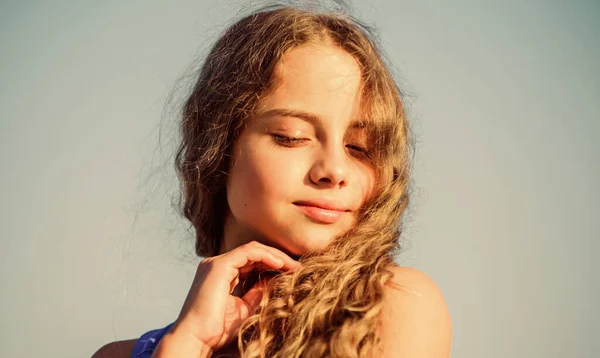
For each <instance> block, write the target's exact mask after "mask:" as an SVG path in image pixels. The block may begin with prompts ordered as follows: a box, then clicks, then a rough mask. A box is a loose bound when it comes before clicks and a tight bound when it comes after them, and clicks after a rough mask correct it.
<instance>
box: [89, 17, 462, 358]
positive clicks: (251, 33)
mask: <svg viewBox="0 0 600 358" xmlns="http://www.w3.org/2000/svg"><path fill="white" fill-rule="evenodd" d="M368 35H369V31H368V30H367V29H366V28H365V27H364V26H361V25H360V24H359V23H358V22H356V21H355V20H353V19H352V18H350V17H348V16H344V15H342V14H336V13H318V12H315V11H307V10H301V9H295V8H290V7H285V6H279V7H272V8H269V9H264V10H262V11H259V12H256V13H254V14H252V15H250V16H248V17H246V18H243V19H242V20H240V21H239V22H237V23H236V24H234V25H233V26H232V27H230V28H229V29H228V30H227V31H226V32H225V33H224V35H223V36H222V37H221V38H220V39H219V40H218V41H217V43H216V44H215V45H214V47H213V48H212V50H211V52H210V54H209V55H208V57H207V59H206V61H205V63H204V65H203V67H202V70H201V72H200V75H199V78H198V81H197V84H196V86H195V88H194V90H193V93H192V94H191V96H190V97H189V99H188V100H187V102H186V104H185V107H184V110H183V121H182V126H181V134H182V143H181V146H180V149H179V152H178V155H177V160H176V162H177V169H178V172H179V175H180V178H181V182H182V189H183V198H184V201H183V212H184V214H185V217H186V218H187V219H189V220H190V221H191V223H192V224H193V225H194V228H195V229H196V235H197V236H196V252H197V254H198V255H199V256H205V257H206V259H204V260H203V261H202V262H201V263H200V264H199V266H198V270H197V273H196V276H195V278H194V281H193V283H192V285H191V289H190V291H189V294H188V296H187V298H186V300H185V303H184V304H183V308H182V310H181V312H180V314H179V317H177V320H176V321H175V322H174V323H173V324H171V325H169V326H167V327H165V328H163V329H160V330H154V331H150V332H148V333H146V334H144V335H143V336H142V337H141V338H140V339H139V340H130V341H123V342H115V343H111V344H109V345H106V346H104V347H103V348H101V349H100V350H99V351H98V352H97V353H96V355H95V356H94V357H134V358H140V357H155V358H164V357H177V358H188V357H189V358H192V357H193V358H196V357H209V356H211V355H212V356H242V357H284V358H288V357H420V358H424V357H449V356H450V346H451V328H450V319H449V315H448V311H447V308H446V305H445V303H444V300H443V298H442V295H441V294H440V292H439V290H438V288H437V286H436V285H435V283H434V282H433V281H432V280H431V279H430V278H428V277H427V276H426V275H425V274H423V273H421V272H420V271H417V270H414V269H410V268H407V267H399V266H396V265H395V264H394V262H393V255H394V253H396V252H397V250H398V249H399V247H398V246H399V244H398V238H399V236H400V231H399V227H400V224H401V217H402V214H403V212H404V209H405V208H406V206H407V203H408V189H409V181H410V179H409V174H410V173H409V169H410V161H409V160H410V142H409V137H408V133H409V131H408V124H407V120H406V117H405V112H404V109H403V104H402V99H401V95H400V91H399V90H398V88H397V86H396V84H395V82H394V81H393V79H392V77H391V75H390V73H389V71H388V70H387V68H386V66H385V64H384V62H383V60H382V57H381V55H380V53H379V51H378V50H377V48H376V46H375V45H374V43H373V42H372V41H371V40H370V39H369V36H368Z"/></svg>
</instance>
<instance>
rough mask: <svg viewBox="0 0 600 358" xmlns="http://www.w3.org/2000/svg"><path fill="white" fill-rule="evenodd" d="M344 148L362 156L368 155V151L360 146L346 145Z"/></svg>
mask: <svg viewBox="0 0 600 358" xmlns="http://www.w3.org/2000/svg"><path fill="white" fill-rule="evenodd" d="M346 148H350V149H352V150H354V151H357V152H359V153H362V154H364V155H367V156H368V155H369V150H368V149H367V148H363V147H360V146H357V145H350V144H349V145H347V146H346Z"/></svg>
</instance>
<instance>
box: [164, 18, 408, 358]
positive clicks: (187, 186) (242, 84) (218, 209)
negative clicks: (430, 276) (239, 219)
mask: <svg viewBox="0 0 600 358" xmlns="http://www.w3.org/2000/svg"><path fill="white" fill-rule="evenodd" d="M372 38H373V34H372V32H371V30H370V29H369V28H368V27H366V26H365V25H362V24H361V23H360V22H358V21H357V20H355V19H353V18H352V17H351V16H350V15H347V14H345V13H343V12H339V11H335V12H319V11H315V10H307V9H301V8H295V7H290V6H273V7H270V8H266V9H262V10H260V11H257V12H254V13H252V14H251V15H249V16H247V17H244V18H243V19H241V20H239V21H238V22H236V23H235V24H233V25H232V26H231V27H229V28H228V29H227V30H226V31H225V33H224V34H223V35H222V36H221V37H220V38H219V40H218V41H217V42H216V44H215V45H214V46H213V48H212V49H211V51H210V53H209V55H208V56H207V58H206V60H205V62H204V64H203V66H202V69H201V71H200V75H199V78H198V80H197V83H196V85H195V87H194V90H193V91H192V94H191V95H190V97H189V98H188V100H187V102H186V104H185V106H184V108H183V119H182V123H181V136H182V138H181V139H182V140H181V145H180V147H179V150H178V152H177V157H176V168H177V171H178V174H179V177H180V179H181V183H182V198H183V206H182V211H183V214H184V215H185V217H186V218H187V219H188V220H190V222H191V223H192V225H193V226H194V228H195V230H196V253H197V254H198V255H199V256H213V255H216V254H217V253H218V249H219V247H220V244H221V240H222V236H223V225H224V217H225V212H226V209H227V207H226V205H227V201H226V196H225V195H226V193H225V182H226V175H227V173H228V170H229V164H230V163H229V161H230V160H229V159H230V156H229V153H230V151H231V148H232V146H233V145H234V143H235V142H236V140H237V138H238V137H239V135H240V133H241V131H242V129H243V125H244V123H245V121H246V120H247V119H248V118H250V117H251V116H252V115H253V114H254V113H255V111H256V109H257V103H258V102H259V100H260V99H261V98H264V96H266V95H268V94H269V91H271V90H272V89H273V82H274V81H276V73H275V68H276V65H277V63H278V61H279V60H280V59H281V58H282V57H283V55H284V54H285V53H286V52H287V51H289V50H290V49H291V48H294V47H296V46H300V45H303V44H308V43H326V44H331V45H334V46H338V47H339V48H341V49H343V50H345V51H347V52H348V53H349V54H351V55H352V56H353V57H354V58H355V59H356V60H357V62H358V63H359V66H360V69H361V73H362V84H363V87H362V91H363V93H362V101H363V103H362V104H361V105H362V110H363V113H364V118H365V119H364V120H365V122H366V124H367V126H368V128H369V135H370V137H371V139H372V140H371V143H372V153H373V154H372V158H371V160H373V161H374V167H375V168H376V171H377V173H376V177H377V178H378V180H377V183H376V190H375V193H374V195H372V196H371V198H369V199H368V200H367V202H366V203H365V204H364V205H363V207H362V208H361V210H360V212H359V215H358V218H357V221H356V224H355V225H354V226H353V227H352V228H351V229H350V230H349V231H347V232H345V233H343V234H342V235H340V236H338V237H336V238H335V239H334V240H333V241H332V242H331V244H330V245H329V246H328V247H326V248H325V249H323V250H320V251H317V252H311V253H309V254H307V255H304V256H302V257H301V258H300V260H301V262H302V266H301V268H300V269H298V270H296V271H295V272H293V273H292V272H288V273H279V274H278V275H276V276H275V277H274V278H272V279H271V280H270V281H269V283H268V286H267V289H266V290H265V291H264V294H263V298H262V301H261V303H260V305H259V308H258V310H257V311H256V312H255V313H254V314H253V315H252V316H251V317H250V318H249V319H248V320H246V321H245V322H244V324H243V326H242V327H241V329H240V331H239V334H238V348H239V351H240V354H241V356H242V357H282V358H289V357H372V356H376V355H377V352H379V350H380V334H379V332H380V321H379V313H380V311H381V308H382V302H383V292H384V287H385V285H386V284H389V282H390V278H391V277H392V273H391V271H390V270H389V268H390V266H391V265H394V262H393V255H395V254H396V253H397V252H398V250H399V249H400V245H399V237H400V225H401V219H402V214H403V213H404V211H405V209H406V207H407V205H408V198H409V195H408V194H409V183H410V163H411V156H412V145H411V142H410V139H409V128H408V123H407V120H406V115H405V109H404V105H403V101H402V93H401V91H400V90H399V88H398V86H397V84H396V83H395V81H394V80H393V78H392V76H391V74H390V71H389V69H388V66H387V65H386V63H385V61H384V59H383V57H382V55H381V51H380V50H379V49H378V48H377V46H376V44H375V42H374V40H372Z"/></svg>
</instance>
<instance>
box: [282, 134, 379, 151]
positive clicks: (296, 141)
mask: <svg viewBox="0 0 600 358" xmlns="http://www.w3.org/2000/svg"><path fill="white" fill-rule="evenodd" d="M273 138H274V139H275V140H276V141H277V142H280V143H286V144H299V143H302V142H304V141H306V140H308V139H307V138H296V137H287V136H283V135H280V134H273ZM346 147H347V148H350V149H352V150H354V151H357V152H359V153H361V154H362V155H364V156H366V157H369V151H368V150H367V149H366V148H362V147H359V146H356V145H347V146H346Z"/></svg>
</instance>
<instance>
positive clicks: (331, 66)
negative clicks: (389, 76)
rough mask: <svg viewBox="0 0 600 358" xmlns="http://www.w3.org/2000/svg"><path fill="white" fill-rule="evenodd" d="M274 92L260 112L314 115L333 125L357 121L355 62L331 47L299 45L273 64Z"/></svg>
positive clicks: (264, 100) (357, 74) (358, 91)
mask: <svg viewBox="0 0 600 358" xmlns="http://www.w3.org/2000/svg"><path fill="white" fill-rule="evenodd" d="M273 80H274V81H273V85H274V88H273V89H272V91H271V92H270V93H269V94H268V95H267V96H265V97H264V98H262V99H261V103H260V107H261V108H260V109H259V111H260V112H264V111H268V110H271V109H275V108H283V109H286V110H301V111H305V112H308V113H314V114H316V115H318V116H319V117H321V118H323V119H325V120H331V121H336V122H355V121H360V112H361V110H360V109H361V108H360V107H361V106H360V102H361V92H362V74H361V71H360V67H359V65H358V62H357V61H356V60H355V59H354V57H352V56H351V55H350V54H349V53H347V52H346V51H344V50H342V49H340V48H338V47H335V46H331V45H316V44H310V45H303V46H299V47H295V48H292V49H291V50H289V51H288V52H287V53H286V54H285V55H284V56H283V57H282V59H281V60H280V61H279V62H278V63H277V67H276V69H275V75H274V79H273Z"/></svg>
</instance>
